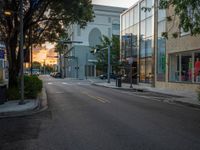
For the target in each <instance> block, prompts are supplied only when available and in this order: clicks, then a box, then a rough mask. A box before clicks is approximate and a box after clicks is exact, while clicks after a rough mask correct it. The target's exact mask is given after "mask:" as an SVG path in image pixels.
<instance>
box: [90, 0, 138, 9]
mask: <svg viewBox="0 0 200 150" xmlns="http://www.w3.org/2000/svg"><path fill="white" fill-rule="evenodd" d="M137 1H138V0H92V3H93V4H100V5H109V6H116V7H124V8H128V7H130V6H132V5H133V4H135V3H136V2H137Z"/></svg>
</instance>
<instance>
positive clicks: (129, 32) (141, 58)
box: [121, 0, 154, 83]
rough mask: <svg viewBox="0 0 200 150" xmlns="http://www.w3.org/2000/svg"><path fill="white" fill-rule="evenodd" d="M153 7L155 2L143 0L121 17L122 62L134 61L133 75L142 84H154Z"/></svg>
mask: <svg viewBox="0 0 200 150" xmlns="http://www.w3.org/2000/svg"><path fill="white" fill-rule="evenodd" d="M153 6H154V0H142V1H139V2H138V3H137V4H135V5H134V6H133V7H131V8H130V9H128V10H127V11H126V12H124V13H123V14H122V15H121V60H122V61H127V60H129V59H130V58H132V59H133V65H132V68H133V70H134V71H133V74H136V73H137V81H139V82H142V83H152V76H153V72H152V54H153V42H154V40H153V38H154V36H153V35H154V17H153V15H154V7H153ZM145 8H149V9H148V10H145ZM134 68H135V69H134Z"/></svg>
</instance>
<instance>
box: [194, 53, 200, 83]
mask: <svg viewBox="0 0 200 150" xmlns="http://www.w3.org/2000/svg"><path fill="white" fill-rule="evenodd" d="M194 82H196V83H200V52H197V53H194Z"/></svg>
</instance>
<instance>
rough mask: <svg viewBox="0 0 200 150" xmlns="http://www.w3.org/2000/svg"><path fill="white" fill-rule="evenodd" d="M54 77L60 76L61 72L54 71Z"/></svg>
mask: <svg viewBox="0 0 200 150" xmlns="http://www.w3.org/2000/svg"><path fill="white" fill-rule="evenodd" d="M53 77H54V78H61V73H60V72H56V73H54V75H53Z"/></svg>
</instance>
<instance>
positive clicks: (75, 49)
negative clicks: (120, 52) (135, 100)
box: [64, 5, 125, 79]
mask: <svg viewBox="0 0 200 150" xmlns="http://www.w3.org/2000/svg"><path fill="white" fill-rule="evenodd" d="M93 10H94V15H95V18H94V21H93V22H90V23H88V25H87V26H86V27H85V28H84V29H81V28H80V26H79V25H76V24H73V25H71V26H70V27H69V28H68V34H69V35H70V40H71V41H79V42H82V43H72V44H71V45H69V47H68V50H67V52H66V55H65V65H64V68H65V69H64V70H65V71H66V72H65V74H66V77H71V78H78V79H85V78H87V77H95V76H96V69H95V62H97V61H96V59H95V57H94V56H93V54H91V53H90V50H91V48H93V47H95V46H96V45H98V44H100V43H101V40H100V39H101V37H102V36H103V35H105V36H108V37H112V35H119V34H120V14H121V13H122V12H123V11H124V10H125V8H119V7H110V6H102V5H93Z"/></svg>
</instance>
